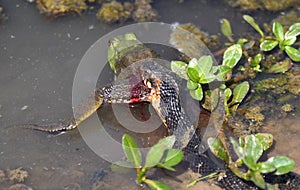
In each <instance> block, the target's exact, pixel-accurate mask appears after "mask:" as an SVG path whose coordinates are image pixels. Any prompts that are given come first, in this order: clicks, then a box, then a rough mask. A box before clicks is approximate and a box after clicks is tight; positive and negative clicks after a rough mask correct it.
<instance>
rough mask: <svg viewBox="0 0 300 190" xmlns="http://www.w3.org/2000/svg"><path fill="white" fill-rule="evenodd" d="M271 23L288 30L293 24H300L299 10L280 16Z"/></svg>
mask: <svg viewBox="0 0 300 190" xmlns="http://www.w3.org/2000/svg"><path fill="white" fill-rule="evenodd" d="M272 22H279V23H280V24H282V25H283V26H284V27H285V28H288V27H290V26H291V25H293V24H294V23H297V22H300V10H292V11H289V12H287V13H286V14H283V15H282V14H281V15H280V16H278V17H277V18H276V19H274V20H273V21H272Z"/></svg>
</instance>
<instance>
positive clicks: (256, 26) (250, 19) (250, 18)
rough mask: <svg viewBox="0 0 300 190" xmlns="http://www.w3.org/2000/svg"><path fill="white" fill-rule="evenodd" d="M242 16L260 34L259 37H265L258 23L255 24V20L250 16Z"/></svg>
mask: <svg viewBox="0 0 300 190" xmlns="http://www.w3.org/2000/svg"><path fill="white" fill-rule="evenodd" d="M243 18H244V20H245V21H246V22H248V23H249V24H250V25H251V26H252V27H253V28H254V29H255V30H256V31H257V32H258V33H259V34H260V36H261V38H264V37H265V35H264V33H263V31H262V30H261V29H260V27H259V26H258V24H256V22H255V20H254V19H253V18H252V17H251V16H249V15H244V16H243Z"/></svg>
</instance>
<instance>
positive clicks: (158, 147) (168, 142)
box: [144, 135, 175, 168]
mask: <svg viewBox="0 0 300 190" xmlns="http://www.w3.org/2000/svg"><path fill="white" fill-rule="evenodd" d="M174 143H175V136H174V135H172V136H168V137H165V138H163V139H161V140H159V141H158V143H157V144H155V145H154V146H152V147H151V148H150V150H149V152H148V154H147V157H146V163H145V166H144V168H152V167H154V166H156V165H157V164H159V163H160V162H161V160H162V158H163V155H164V153H165V150H167V149H170V148H172V146H173V145H174Z"/></svg>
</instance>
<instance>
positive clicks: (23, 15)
mask: <svg viewBox="0 0 300 190" xmlns="http://www.w3.org/2000/svg"><path fill="white" fill-rule="evenodd" d="M0 3H1V4H2V5H3V7H4V10H5V14H6V18H5V19H4V20H3V21H2V22H1V23H0V81H1V83H0V89H1V90H0V105H1V106H0V160H1V162H0V169H1V170H5V169H14V168H18V167H23V168H24V169H25V170H26V171H28V172H29V177H28V179H26V181H25V184H27V185H29V186H31V187H33V188H34V189H90V188H91V185H92V181H91V180H92V179H93V175H94V174H95V172H98V174H99V172H100V174H99V175H100V176H101V175H103V179H102V181H101V183H100V184H99V189H116V188H118V189H120V190H126V189H138V187H137V186H136V185H135V182H134V173H133V171H131V172H130V173H126V174H124V175H121V174H117V173H112V172H111V170H110V167H109V166H110V163H109V162H107V161H105V160H103V159H101V158H100V157H99V156H98V155H97V154H95V153H94V152H93V151H92V150H91V149H90V148H89V147H88V146H87V145H86V143H85V142H84V140H83V139H82V138H81V136H80V134H79V132H78V130H74V131H71V132H68V133H66V134H62V135H58V136H50V135H49V134H47V133H44V132H39V131H32V130H26V129H20V128H17V127H14V125H16V124H24V123H51V122H56V121H59V120H65V119H68V118H70V117H71V116H72V85H73V79H74V75H75V72H76V69H77V66H78V64H79V62H80V60H81V58H82V56H83V55H84V53H85V52H86V51H87V49H88V48H89V47H90V46H91V45H92V44H93V43H94V42H95V41H96V40H98V39H99V38H100V37H101V36H103V35H105V34H106V33H108V32H109V31H112V30H113V29H116V28H118V27H120V26H121V25H113V26H108V25H104V24H102V23H101V22H99V21H98V20H96V18H95V16H94V13H93V11H91V12H90V13H85V14H83V15H82V16H74V15H73V16H72V15H71V16H66V17H63V18H59V19H49V18H46V17H45V16H43V15H40V14H39V12H38V10H37V9H36V7H35V5H33V4H30V3H27V2H25V1H18V0H10V1H0ZM154 7H155V8H156V9H157V10H158V12H159V13H160V21H163V22H166V23H173V22H180V23H185V22H192V23H194V24H196V25H197V26H199V27H200V28H201V29H203V30H205V31H208V32H210V33H212V34H215V33H218V32H219V19H220V18H223V17H226V18H228V19H229V20H230V21H231V22H232V25H233V31H234V32H235V33H237V34H238V33H242V32H245V31H249V26H248V25H247V24H245V23H244V22H243V21H242V15H243V13H241V12H239V11H238V10H236V9H232V8H230V7H227V6H226V5H223V4H222V3H219V2H210V1H202V0H194V1H185V2H184V3H183V4H179V3H177V2H175V1H171V0H164V1H157V2H156V3H155V4H154ZM257 14H258V15H263V14H264V13H259V12H258V13H257ZM269 16H270V15H269V14H267V16H264V17H258V18H259V20H261V21H268V18H269ZM126 24H129V22H128V23H126ZM91 26H93V27H92V28H93V29H91ZM86 80H89V76H87V78H86ZM152 111H153V110H152ZM99 115H101V118H103V120H104V123H105V121H109V122H108V123H109V124H108V130H110V132H111V134H113V136H115V138H116V139H118V138H119V139H120V137H121V136H122V132H123V131H124V130H123V129H122V127H120V126H119V128H117V126H115V125H117V122H116V121H115V118H114V117H113V116H112V115H111V107H109V106H107V107H104V108H103V109H102V110H100V111H99ZM298 121H299V117H295V118H293V119H290V120H283V121H282V122H283V123H284V122H286V123H289V122H291V123H292V124H287V125H289V127H290V128H292V129H291V132H289V133H288V134H287V135H282V136H280V135H279V136H278V138H279V139H280V140H278V141H277V146H278V147H283V148H281V149H280V150H279V153H282V154H286V152H290V149H291V148H292V149H293V151H292V152H290V154H289V155H288V156H291V157H292V158H294V159H295V160H296V163H299V164H300V161H299V158H298V153H299V152H300V151H296V150H299V148H298V147H297V145H298V141H299V137H298V135H297V134H298V133H299V129H297V122H298ZM282 126H283V125H282ZM277 130H278V131H280V134H281V131H284V132H287V131H288V130H284V129H282V128H278V129H277ZM155 134H156V135H154V136H157V137H159V135H158V134H160V135H161V134H163V133H161V131H160V132H156V133H155ZM282 134H284V133H282ZM142 138H143V137H142ZM145 138H146V137H145ZM275 138H277V137H276V136H275ZM287 139H288V140H289V143H290V144H291V145H290V146H289V147H290V149H287V148H286V147H287V146H280V144H281V140H282V141H283V143H282V144H285V141H286V140H287ZM292 139H294V141H293V140H292ZM286 149H287V150H286ZM297 158H298V160H297ZM101 171H103V173H101ZM296 171H300V170H299V168H296ZM153 175H154V176H156V175H155V174H153ZM160 175H162V174H160ZM98 177H99V176H98ZM163 178H164V181H167V182H168V183H172V184H173V186H174V188H175V187H176V189H177V187H178V186H177V185H179V184H180V180H179V182H178V180H176V179H174V178H171V177H168V176H166V175H164V176H163ZM179 178H180V177H179ZM186 179H190V177H189V174H186V176H183V177H181V180H186ZM0 188H3V187H2V184H1V183H0ZM207 188H212V187H207Z"/></svg>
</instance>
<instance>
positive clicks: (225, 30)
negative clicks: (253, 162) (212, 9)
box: [220, 18, 232, 37]
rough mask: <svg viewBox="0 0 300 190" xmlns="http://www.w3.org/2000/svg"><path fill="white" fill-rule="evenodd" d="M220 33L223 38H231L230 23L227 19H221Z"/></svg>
mask: <svg viewBox="0 0 300 190" xmlns="http://www.w3.org/2000/svg"><path fill="white" fill-rule="evenodd" d="M220 22H221V32H222V34H223V35H224V36H226V37H230V36H232V31H231V26H230V22H229V21H228V20H227V19H225V18H224V19H221V21H220Z"/></svg>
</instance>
